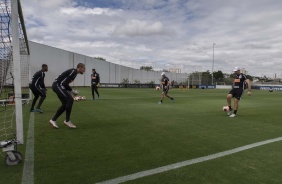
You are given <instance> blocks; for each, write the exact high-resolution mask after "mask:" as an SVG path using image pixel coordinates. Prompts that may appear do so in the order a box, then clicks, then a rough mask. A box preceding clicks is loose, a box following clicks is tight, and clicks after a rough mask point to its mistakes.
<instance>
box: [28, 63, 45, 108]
mask: <svg viewBox="0 0 282 184" xmlns="http://www.w3.org/2000/svg"><path fill="white" fill-rule="evenodd" d="M47 71H48V66H47V65H46V64H43V65H42V68H41V70H39V71H38V72H36V73H35V74H34V75H33V77H32V79H31V81H30V83H29V88H30V90H31V91H32V93H33V95H34V98H33V101H32V104H31V108H30V112H40V113H43V111H42V110H41V109H40V106H41V105H42V103H43V102H44V100H45V98H46V92H47V89H46V87H45V84H44V78H45V72H47ZM39 96H40V100H39V103H38V104H37V107H36V109H34V106H35V104H36V101H37V100H38V98H39Z"/></svg>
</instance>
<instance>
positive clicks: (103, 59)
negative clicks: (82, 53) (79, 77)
mask: <svg viewBox="0 0 282 184" xmlns="http://www.w3.org/2000/svg"><path fill="white" fill-rule="evenodd" d="M94 59H99V60H102V61H106V59H105V58H102V57H94Z"/></svg>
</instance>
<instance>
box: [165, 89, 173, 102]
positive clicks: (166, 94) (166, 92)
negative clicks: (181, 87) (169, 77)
mask: <svg viewBox="0 0 282 184" xmlns="http://www.w3.org/2000/svg"><path fill="white" fill-rule="evenodd" d="M168 90H169V88H167V89H166V90H165V96H166V97H167V98H169V99H170V100H171V102H173V101H174V98H172V97H170V96H168Z"/></svg>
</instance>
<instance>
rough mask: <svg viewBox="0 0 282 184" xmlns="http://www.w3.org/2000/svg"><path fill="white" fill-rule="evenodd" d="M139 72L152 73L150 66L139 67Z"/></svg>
mask: <svg viewBox="0 0 282 184" xmlns="http://www.w3.org/2000/svg"><path fill="white" fill-rule="evenodd" d="M140 70H146V71H152V70H153V67H152V66H141V67H140Z"/></svg>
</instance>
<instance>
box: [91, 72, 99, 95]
mask: <svg viewBox="0 0 282 184" xmlns="http://www.w3.org/2000/svg"><path fill="white" fill-rule="evenodd" d="M99 85H100V76H99V74H98V73H97V72H96V70H95V69H92V74H91V88H92V100H95V96H94V91H95V93H96V94H97V95H98V99H99V98H100V95H99V92H98V87H99Z"/></svg>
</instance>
